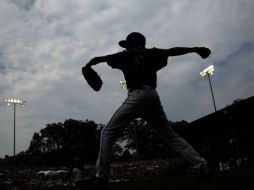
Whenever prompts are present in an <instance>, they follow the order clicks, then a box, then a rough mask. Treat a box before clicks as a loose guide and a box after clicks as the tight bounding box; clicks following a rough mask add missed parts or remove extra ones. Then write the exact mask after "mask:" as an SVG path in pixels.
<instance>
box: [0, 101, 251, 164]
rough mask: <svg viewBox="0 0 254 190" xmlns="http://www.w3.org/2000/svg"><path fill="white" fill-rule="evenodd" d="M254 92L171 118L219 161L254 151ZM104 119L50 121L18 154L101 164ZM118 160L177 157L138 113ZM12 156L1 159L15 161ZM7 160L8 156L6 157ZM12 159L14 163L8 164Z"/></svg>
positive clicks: (36, 160) (118, 148) (121, 141)
mask: <svg viewBox="0 0 254 190" xmlns="http://www.w3.org/2000/svg"><path fill="white" fill-rule="evenodd" d="M253 104H254V98H253V97H251V98H249V99H246V100H241V99H237V100H235V101H234V102H233V103H232V105H229V106H227V107H226V108H224V109H222V110H220V111H217V112H216V113H212V114H210V115H208V116H205V117H203V118H200V119H198V120H196V121H194V122H191V123H188V122H186V121H180V122H171V121H169V122H170V124H171V126H172V127H173V128H174V130H175V131H176V132H177V133H179V134H180V135H181V136H183V137H184V138H185V139H187V141H188V142H190V144H191V145H193V146H194V147H195V148H196V149H197V150H198V151H199V152H200V153H201V154H202V156H204V157H205V158H207V159H208V160H210V161H212V162H214V164H215V165H216V164H217V163H218V162H220V161H227V160H229V159H232V158H233V159H238V158H243V157H246V158H247V157H248V159H249V160H252V157H253V155H254V154H253V148H252V147H253V140H252V134H253V128H252V125H251V123H253V121H252V115H253V114H252V113H253V112H252V111H251V110H252V109H253ZM103 126H104V124H97V123H96V122H94V121H90V120H85V121H80V120H74V119H68V120H65V121H64V122H59V123H52V124H47V125H46V127H45V128H43V129H41V130H40V131H39V132H36V133H34V135H33V137H32V139H31V141H30V146H29V148H28V150H26V151H23V152H20V153H19V154H18V155H17V158H16V160H17V164H18V165H20V166H22V165H23V166H57V165H58V166H60V165H65V166H66V165H70V163H71V160H72V159H73V158H74V157H80V158H82V160H83V161H84V163H86V164H95V162H96V158H97V156H98V150H99V141H100V132H101V129H102V127H103ZM113 152H114V153H113V161H117V162H119V161H131V160H151V159H164V158H172V157H176V156H177V155H176V153H175V152H174V151H173V150H172V149H170V148H169V147H168V146H166V144H164V143H163V141H162V140H161V139H160V138H159V136H158V134H157V133H156V131H155V129H154V128H152V127H151V126H150V125H149V124H148V123H147V122H146V121H145V120H143V119H136V120H134V121H133V122H132V123H130V124H129V126H127V127H126V128H125V129H124V130H123V132H122V134H120V136H119V138H118V139H117V141H116V143H115V145H114V151H113ZM12 160H13V159H12V156H11V157H9V156H6V157H5V159H4V161H3V160H2V161H1V160H0V161H1V163H3V162H5V163H8V162H12ZM6 161H7V162H6ZM8 165H9V164H8Z"/></svg>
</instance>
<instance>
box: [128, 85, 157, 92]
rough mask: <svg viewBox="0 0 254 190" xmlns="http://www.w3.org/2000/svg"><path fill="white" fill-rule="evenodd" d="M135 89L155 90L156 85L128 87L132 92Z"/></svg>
mask: <svg viewBox="0 0 254 190" xmlns="http://www.w3.org/2000/svg"><path fill="white" fill-rule="evenodd" d="M133 90H154V87H151V86H149V85H141V86H135V87H130V88H128V91H129V92H132V91H133Z"/></svg>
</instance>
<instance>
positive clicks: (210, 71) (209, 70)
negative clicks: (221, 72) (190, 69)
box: [199, 65, 214, 79]
mask: <svg viewBox="0 0 254 190" xmlns="http://www.w3.org/2000/svg"><path fill="white" fill-rule="evenodd" d="M213 72H214V66H213V65H210V66H209V67H207V68H205V69H204V70H203V71H201V72H200V73H199V74H200V78H201V79H204V78H205V77H206V75H207V74H210V75H213Z"/></svg>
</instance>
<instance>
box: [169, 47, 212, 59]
mask: <svg viewBox="0 0 254 190" xmlns="http://www.w3.org/2000/svg"><path fill="white" fill-rule="evenodd" d="M165 51H166V54H167V55H168V56H179V55H184V54H187V53H197V54H198V55H199V56H200V57H202V58H203V59H205V58H207V57H208V56H209V55H210V53H211V50H210V49H208V48H206V47H192V48H187V47H174V48H170V49H167V50H165Z"/></svg>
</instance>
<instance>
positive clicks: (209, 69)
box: [199, 65, 217, 112]
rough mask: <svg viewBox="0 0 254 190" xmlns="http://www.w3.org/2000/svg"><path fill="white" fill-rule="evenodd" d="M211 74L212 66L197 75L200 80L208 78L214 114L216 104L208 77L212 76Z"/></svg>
mask: <svg viewBox="0 0 254 190" xmlns="http://www.w3.org/2000/svg"><path fill="white" fill-rule="evenodd" d="M213 72H214V66H213V65H210V66H208V67H207V68H205V69H204V70H203V71H201V72H200V73H199V74H200V78H201V79H205V77H206V76H207V77H208V80H209V84H210V89H211V94H212V98H213V106H214V110H215V112H216V111H217V109H216V104H215V100H214V95H213V88H212V83H211V79H210V75H213Z"/></svg>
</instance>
